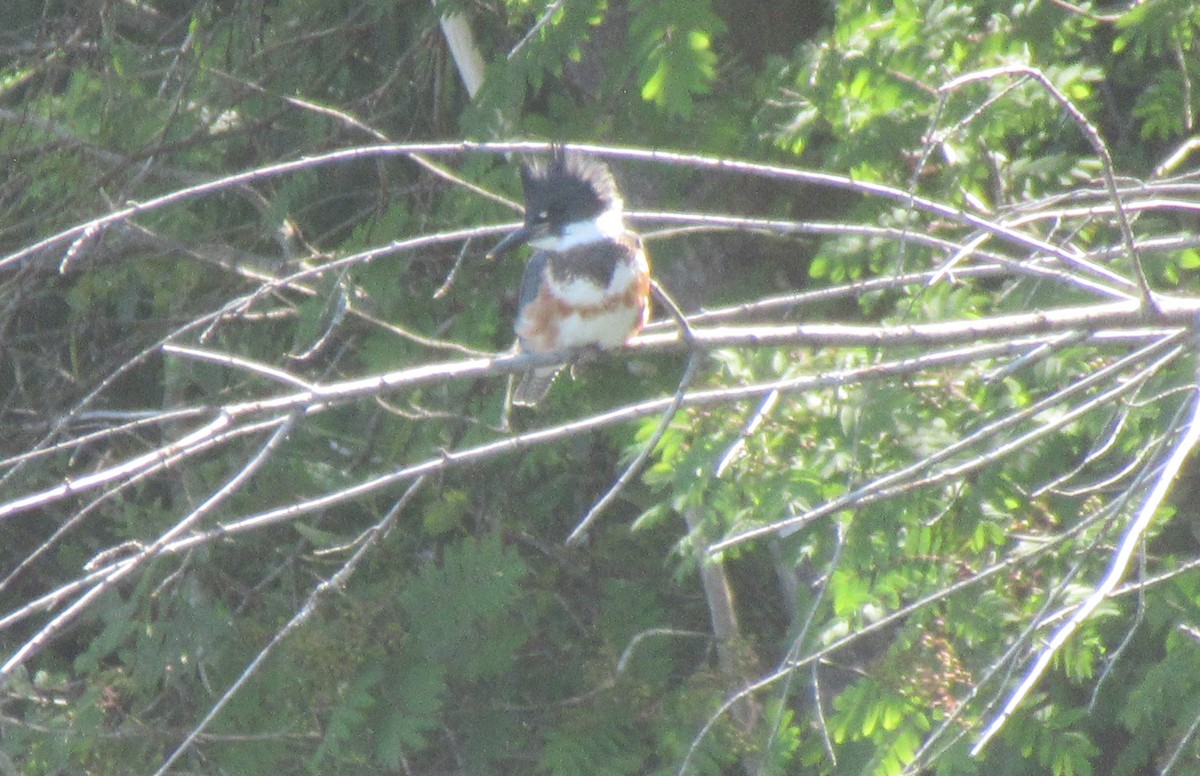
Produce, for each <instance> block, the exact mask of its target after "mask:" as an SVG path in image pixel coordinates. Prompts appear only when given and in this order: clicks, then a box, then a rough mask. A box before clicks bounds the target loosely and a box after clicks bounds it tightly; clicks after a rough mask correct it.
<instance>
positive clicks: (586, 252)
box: [488, 146, 650, 407]
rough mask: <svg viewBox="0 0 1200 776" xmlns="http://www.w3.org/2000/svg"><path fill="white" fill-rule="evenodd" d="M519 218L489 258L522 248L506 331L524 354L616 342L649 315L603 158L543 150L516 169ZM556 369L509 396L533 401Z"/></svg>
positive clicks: (632, 237)
mask: <svg viewBox="0 0 1200 776" xmlns="http://www.w3.org/2000/svg"><path fill="white" fill-rule="evenodd" d="M521 186H522V189H523V192H524V198H525V220H524V223H523V224H522V225H521V226H520V227H519V228H518V229H517V230H516V231H514V232H512V233H510V234H509V235H508V236H506V237H505V238H504V239H503V240H501V241H500V242H499V243H497V244H496V247H494V248H493V249H492V250H491V251H490V252H489V254H488V257H489V258H496V257H499V256H501V255H504V254H506V253H509V252H510V251H512V250H514V249H516V248H517V247H519V246H521V245H523V244H529V245H531V246H532V247H533V248H535V249H536V250H535V251H534V253H533V255H532V256H531V257H530V258H529V261H528V263H527V264H526V265H525V274H524V276H523V277H522V279H521V288H520V294H519V297H518V302H517V317H516V322H515V325H514V329H515V330H516V334H517V348H518V351H519V352H525V353H547V352H551V351H557V350H565V349H581V348H589V347H597V348H602V349H609V348H615V347H619V346H620V345H623V344H624V343H625V342H627V341H628V340H629V339H630V338H631V337H633V336H634V335H635V334H637V333H638V331H640V330H641V328H642V327H643V326H644V325H645V324H646V322H647V321H648V320H649V318H650V260H649V258H648V256H647V255H646V249H645V247H643V245H642V239H641V237H639V236H638V235H637V233H635V232H633V231H631V230H630V229H628V228H627V227H626V226H625V218H624V202H623V200H622V199H621V193H620V192H619V191H618V190H617V184H616V181H615V180H614V179H613V176H612V172H611V171H610V170H609V169H608V166H607V165H606V164H604V163H603V162H601V161H599V160H597V159H595V158H593V157H590V156H586V155H584V154H580V153H578V152H573V151H567V150H564V149H563V148H562V147H561V146H555V147H553V148H552V149H551V154H550V158H549V159H548V160H545V159H542V160H535V161H533V162H531V163H527V164H524V165H522V167H521ZM562 368H563V367H562V366H561V365H557V366H545V367H537V368H536V369H533V370H531V371H529V372H526V373H524V374H523V375H522V376H521V378H520V380H519V381H518V383H517V387H516V389H515V390H514V391H513V394H512V403H513V404H514V405H518V406H525V407H532V406H534V405H536V404H537V403H538V402H539V401H541V400H542V398H543V397H544V396H545V395H546V393H547V391H549V390H550V386H551V384H552V383H553V382H554V378H555V377H557V376H558V374H559V372H560V371H562Z"/></svg>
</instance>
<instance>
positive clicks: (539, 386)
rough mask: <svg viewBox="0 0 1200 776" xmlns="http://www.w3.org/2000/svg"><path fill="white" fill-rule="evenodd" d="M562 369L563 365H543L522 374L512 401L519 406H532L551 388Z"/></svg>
mask: <svg viewBox="0 0 1200 776" xmlns="http://www.w3.org/2000/svg"><path fill="white" fill-rule="evenodd" d="M561 371H562V367H561V366H551V367H542V368H541V369H534V370H533V371H532V372H526V373H525V374H523V375H521V379H520V380H519V381H518V382H517V387H516V388H515V389H514V390H513V396H512V403H513V404H516V405H517V406H519V407H532V406H533V405H535V404H537V403H538V402H539V401H541V400H542V398H543V397H544V396H545V395H546V392H547V391H549V390H550V385H551V383H553V382H554V378H556V377H558V373H559V372H561Z"/></svg>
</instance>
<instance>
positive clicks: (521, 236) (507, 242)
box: [487, 224, 540, 259]
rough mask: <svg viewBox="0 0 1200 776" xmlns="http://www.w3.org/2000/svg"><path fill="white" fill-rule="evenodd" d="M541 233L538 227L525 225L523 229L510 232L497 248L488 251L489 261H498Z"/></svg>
mask: <svg viewBox="0 0 1200 776" xmlns="http://www.w3.org/2000/svg"><path fill="white" fill-rule="evenodd" d="M539 231H540V230H539V229H538V228H537V227H536V226H531V225H529V224H525V225H524V226H522V227H521V228H519V229H517V230H515V231H513V232H510V233H509V234H508V236H507V237H505V238H504V239H503V240H501V241H500V242H498V243H496V247H495V248H492V249H491V250H490V251H488V254H487V257H488V258H489V259H498V258H500V257H501V256H503V255H504V254H506V253H510V252H512V251H514V250H516V249H517V248H520V247H521V246H522V245H524V244H525V243H527V242H529V241H530V240H532V239H533V238H534V237H536V236H537V235H538V232H539Z"/></svg>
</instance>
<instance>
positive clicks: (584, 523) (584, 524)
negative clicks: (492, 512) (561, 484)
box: [566, 279, 700, 544]
mask: <svg viewBox="0 0 1200 776" xmlns="http://www.w3.org/2000/svg"><path fill="white" fill-rule="evenodd" d="M650 288H651V289H652V290H653V291H654V293H655V295H656V296H657V298H658V299H659V301H661V302H662V303H663V306H665V307H666V308H667V310H668V311H670V313H671V316H672V317H673V318H675V321H676V323H678V324H679V331H680V333H681V335H682V336H683V341H684V343H685V344H686V345H687V346H688V348H689V352H688V361H687V366H685V367H684V370H683V376H682V377H680V378H679V387H677V388H676V389H675V395H674V397H673V398H672V400H671V403H670V404H668V405H667V408H666V409H665V410H663V414H662V418H661V419H660V420H659V421H658V426H657V427H656V428H655V429H654V433H653V434H651V435H650V438H649V439H647V440H646V443H645V444H643V445H642V449H641V450H639V451H638V454H637V456H636V457H635V458H634V459H633V460H632V461H630V462H629V466H627V467H625V471H623V472H621V476H620V477H618V478H617V480H616V482H614V483H613V484H612V487H610V488H609V489H608V492H607V493H605V494H604V495H603V496H602V497H601V498H600V500H599V501H597V502H596V503H595V504H593V505H592V508H591V509H589V510H588V513H587V514H586V515H584V516H583V519H582V520H580V521H579V525H577V526H575V530H573V531H571V533H570V535H569V536H567V539H566V544H576V543H577V542H579V541H580V540H581V539H582V538H583V537H584V535H585V534H586V533H587V530H588V528H589V527H590V526H591V524H592V523H594V522H595V521H596V520H597V519H598V518H599V517H600V515H601V514H602V513H603V512H604V510H605V509H606V508H607V507H608V505H609V504H611V503H612V502H613V501H614V500H616V498H617V496H618V495H619V494H620V493H621V491H623V490H624V489H625V486H626V485H628V484H629V482H630V481H631V480H633V478H634V477H636V476H637V475H638V474H639V473H640V472H641V470H642V467H643V466H644V465H645V464H646V461H647V460H648V459H649V458H650V454H651V453H653V452H654V448H655V447H657V446H658V443H659V441H661V440H662V438H663V435H664V434H666V433H667V429H668V428H670V426H671V420H672V419H674V417H675V413H677V412H678V411H679V408H680V407H681V406H682V405H683V400H684V398H685V397H686V394H687V389H688V387H689V386H690V385H691V384H692V379H693V378H694V377H695V375H696V369H697V368H698V366H699V364H700V357H699V351H698V350H696V349H695V348H694V347H693V346H694V345H695V342H696V337H695V334H694V333H693V332H692V327H691V325H689V324H688V320H687V317H686V316H685V315H684V314H683V311H682V310H680V309H679V305H677V304H675V300H674V299H672V298H671V295H670V294H668V293H667V291H666V289H665V288H663V287H662V285H661V284H660V283H659V282H658V281H657V280H654V279H651V281H650Z"/></svg>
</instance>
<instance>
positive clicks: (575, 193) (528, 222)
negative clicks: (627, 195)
mask: <svg viewBox="0 0 1200 776" xmlns="http://www.w3.org/2000/svg"><path fill="white" fill-rule="evenodd" d="M521 185H522V188H523V189H524V192H525V224H524V225H523V226H522V227H521V228H520V229H518V230H517V231H515V232H513V233H512V234H510V235H508V236H507V237H505V238H504V239H503V240H501V241H500V243H499V244H498V245H496V247H495V248H493V249H492V251H491V253H489V254H488V255H489V256H492V257H495V256H499V255H501V254H503V253H507V252H508V251H511V250H513V249H514V248H516V247H518V246H519V245H522V244H524V243H532V244H534V245H537V246H539V247H553V246H554V244H556V243H558V242H561V241H563V240H569V239H570V238H569V237H568V232H569V231H571V230H572V229H575V230H577V231H579V233H580V236H581V238H582V239H580V240H578V241H579V242H587V241H588V238H587V236H586V235H587V234H595V235H596V237H594V238H592V239H601V238H602V237H603V236H605V235H609V234H610V233H613V232H615V231H617V230H619V229H621V228H623V227H622V226H621V224H622V222H621V209H622V207H623V203H622V201H621V195H620V192H618V191H617V184H616V181H614V180H613V176H612V173H611V172H609V169H608V166H607V165H606V164H604V163H603V162H601V161H599V160H597V159H593V158H591V157H588V156H584V155H582V154H578V153H575V152H573V151H564V150H563V149H561V148H555V149H554V151H553V153H552V154H551V156H550V159H549V160H538V161H534V162H531V163H529V164H526V165H523V166H522V167H521ZM585 233H586V234H585Z"/></svg>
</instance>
